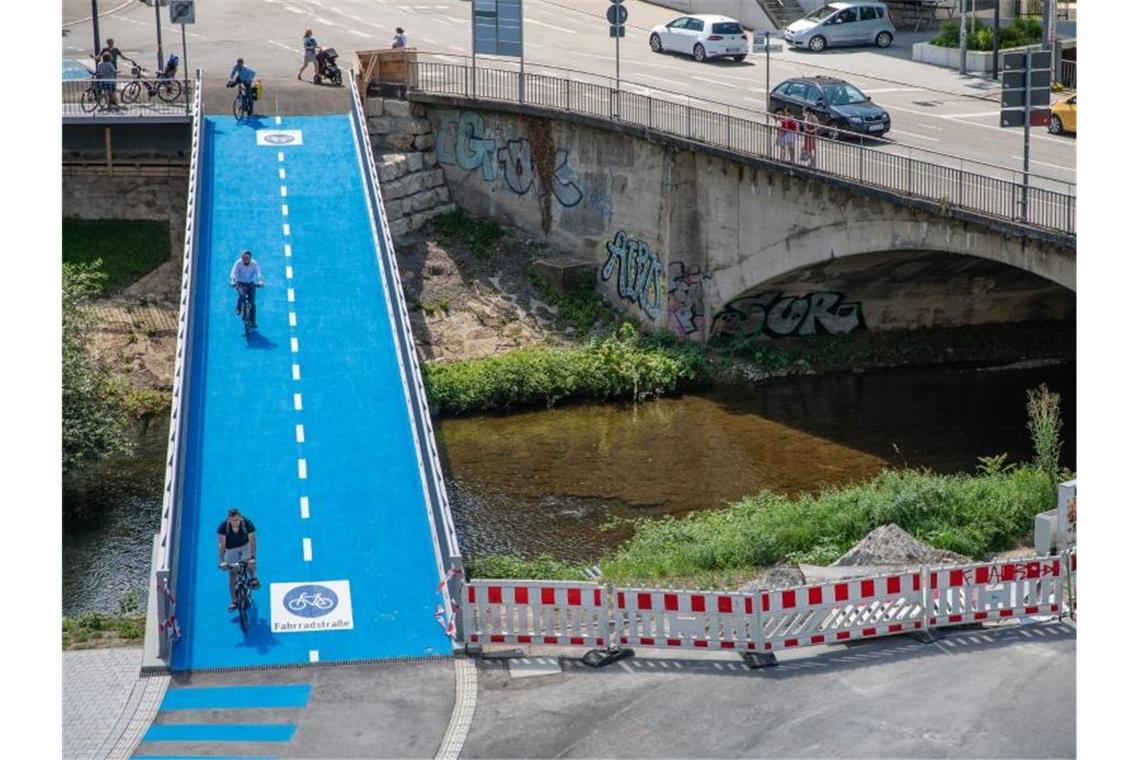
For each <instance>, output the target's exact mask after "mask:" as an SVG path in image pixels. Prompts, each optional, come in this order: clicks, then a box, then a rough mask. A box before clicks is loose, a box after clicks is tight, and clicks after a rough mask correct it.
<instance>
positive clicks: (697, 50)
mask: <svg viewBox="0 0 1140 760" xmlns="http://www.w3.org/2000/svg"><path fill="white" fill-rule="evenodd" d="M693 58H696V59H697V62H698V63H700V62H701V61H703V60H704V59H705V46H704V45H702V44H701V43H699V42H698V43H697V45H696V47H694V48H693Z"/></svg>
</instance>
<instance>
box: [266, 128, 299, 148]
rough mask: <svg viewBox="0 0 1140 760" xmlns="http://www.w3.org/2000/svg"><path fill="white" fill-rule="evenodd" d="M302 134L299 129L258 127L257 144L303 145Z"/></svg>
mask: <svg viewBox="0 0 1140 760" xmlns="http://www.w3.org/2000/svg"><path fill="white" fill-rule="evenodd" d="M304 142H305V140H304V136H303V134H302V132H301V130H299V129H259V130H257V144H258V145H275V146H281V145H303V144H304Z"/></svg>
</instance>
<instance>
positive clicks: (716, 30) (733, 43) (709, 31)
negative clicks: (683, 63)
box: [649, 15, 748, 61]
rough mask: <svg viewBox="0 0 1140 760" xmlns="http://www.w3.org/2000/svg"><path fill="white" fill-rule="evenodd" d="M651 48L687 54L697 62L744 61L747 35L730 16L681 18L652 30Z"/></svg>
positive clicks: (659, 51)
mask: <svg viewBox="0 0 1140 760" xmlns="http://www.w3.org/2000/svg"><path fill="white" fill-rule="evenodd" d="M649 47H650V49H651V50H653V52H654V53H685V54H687V55H691V56H693V58H696V59H697V60H698V61H704V60H707V59H709V58H727V57H730V58H732V59H733V60H736V61H743V60H744V56H746V55H747V54H748V35H747V34H745V33H744V28H743V27H742V26H740V22H739V21H737V20H736V19H734V18H729V17H728V16H710V15H697V16H681V17H680V18H677V19H673V20H672V21H670V22H669V23H668V24H659V25H657V26H655V27H653V29H651V30H650V32H649Z"/></svg>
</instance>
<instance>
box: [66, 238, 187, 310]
mask: <svg viewBox="0 0 1140 760" xmlns="http://www.w3.org/2000/svg"><path fill="white" fill-rule="evenodd" d="M62 244H63V261H64V263H65V264H86V265H92V264H95V262H98V269H99V271H101V272H102V273H103V275H104V276H105V279H104V280H103V282H101V283H100V284H99V290H98V291H97V292H96V293H95V294H94V295H95V296H96V297H102V296H108V295H112V294H115V293H118V292H120V291H121V290H123V289H124V288H125V287H127V286H128V285H130V284H131V283H133V282H134V281H136V280H138V279H139V278H140V277H142V276H143V275H144V274H146V273H148V272H150V271H151V270H153V269H154V268H155V267H157V266H158V265H160V264H162V263H163V262H164V261H166V260H167V259H169V258H170V230H169V228H168V225H167V223H166V222H156V221H146V220H131V221H123V220H119V219H64V220H63V241H62Z"/></svg>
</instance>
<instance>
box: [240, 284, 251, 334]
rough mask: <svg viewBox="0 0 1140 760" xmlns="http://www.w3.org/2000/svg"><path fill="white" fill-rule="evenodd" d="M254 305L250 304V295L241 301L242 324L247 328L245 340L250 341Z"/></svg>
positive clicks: (243, 297)
mask: <svg viewBox="0 0 1140 760" xmlns="http://www.w3.org/2000/svg"><path fill="white" fill-rule="evenodd" d="M252 312H253V304H252V303H250V300H249V295H248V294H246V295H244V296H242V299H241V323H242V325H244V326H245V339H246V340H247V341H248V340H249V334H250V333H252V332H253V314H252Z"/></svg>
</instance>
